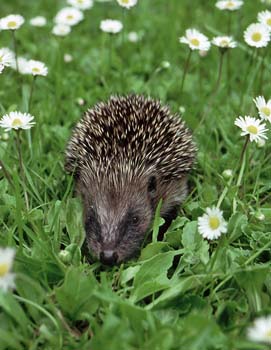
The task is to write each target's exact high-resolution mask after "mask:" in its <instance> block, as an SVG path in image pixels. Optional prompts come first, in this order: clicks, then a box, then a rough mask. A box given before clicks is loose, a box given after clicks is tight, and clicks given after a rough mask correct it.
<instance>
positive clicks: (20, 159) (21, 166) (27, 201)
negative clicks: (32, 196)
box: [16, 130, 29, 210]
mask: <svg viewBox="0 0 271 350" xmlns="http://www.w3.org/2000/svg"><path fill="white" fill-rule="evenodd" d="M16 146H17V151H18V157H19V167H20V174H21V177H22V180H23V192H24V199H25V205H26V209H27V210H29V200H28V194H27V191H26V178H25V173H24V166H23V157H22V149H21V140H20V130H18V131H16Z"/></svg>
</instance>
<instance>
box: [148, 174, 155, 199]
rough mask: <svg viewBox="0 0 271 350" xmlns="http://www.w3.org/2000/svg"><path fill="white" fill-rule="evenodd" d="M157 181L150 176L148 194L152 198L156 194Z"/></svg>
mask: <svg viewBox="0 0 271 350" xmlns="http://www.w3.org/2000/svg"><path fill="white" fill-rule="evenodd" d="M156 188H157V181H156V177H155V176H154V175H152V176H151V177H150V178H149V180H148V192H149V193H150V194H151V195H152V196H153V195H155V193H156Z"/></svg>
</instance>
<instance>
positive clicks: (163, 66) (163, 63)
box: [161, 61, 170, 69]
mask: <svg viewBox="0 0 271 350" xmlns="http://www.w3.org/2000/svg"><path fill="white" fill-rule="evenodd" d="M161 67H162V68H164V69H168V68H170V63H169V62H168V61H162V62H161Z"/></svg>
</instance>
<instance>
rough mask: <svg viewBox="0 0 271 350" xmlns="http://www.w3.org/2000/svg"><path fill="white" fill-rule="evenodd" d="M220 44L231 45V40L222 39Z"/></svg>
mask: <svg viewBox="0 0 271 350" xmlns="http://www.w3.org/2000/svg"><path fill="white" fill-rule="evenodd" d="M220 45H221V46H223V47H225V46H229V42H228V40H226V39H224V40H221V41H220Z"/></svg>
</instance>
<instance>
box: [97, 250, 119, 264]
mask: <svg viewBox="0 0 271 350" xmlns="http://www.w3.org/2000/svg"><path fill="white" fill-rule="evenodd" d="M118 258H119V256H118V253H117V252H116V251H114V250H111V249H107V250H103V251H101V252H100V260H101V262H102V264H104V265H109V266H112V265H115V264H116V263H117V261H118Z"/></svg>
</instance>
